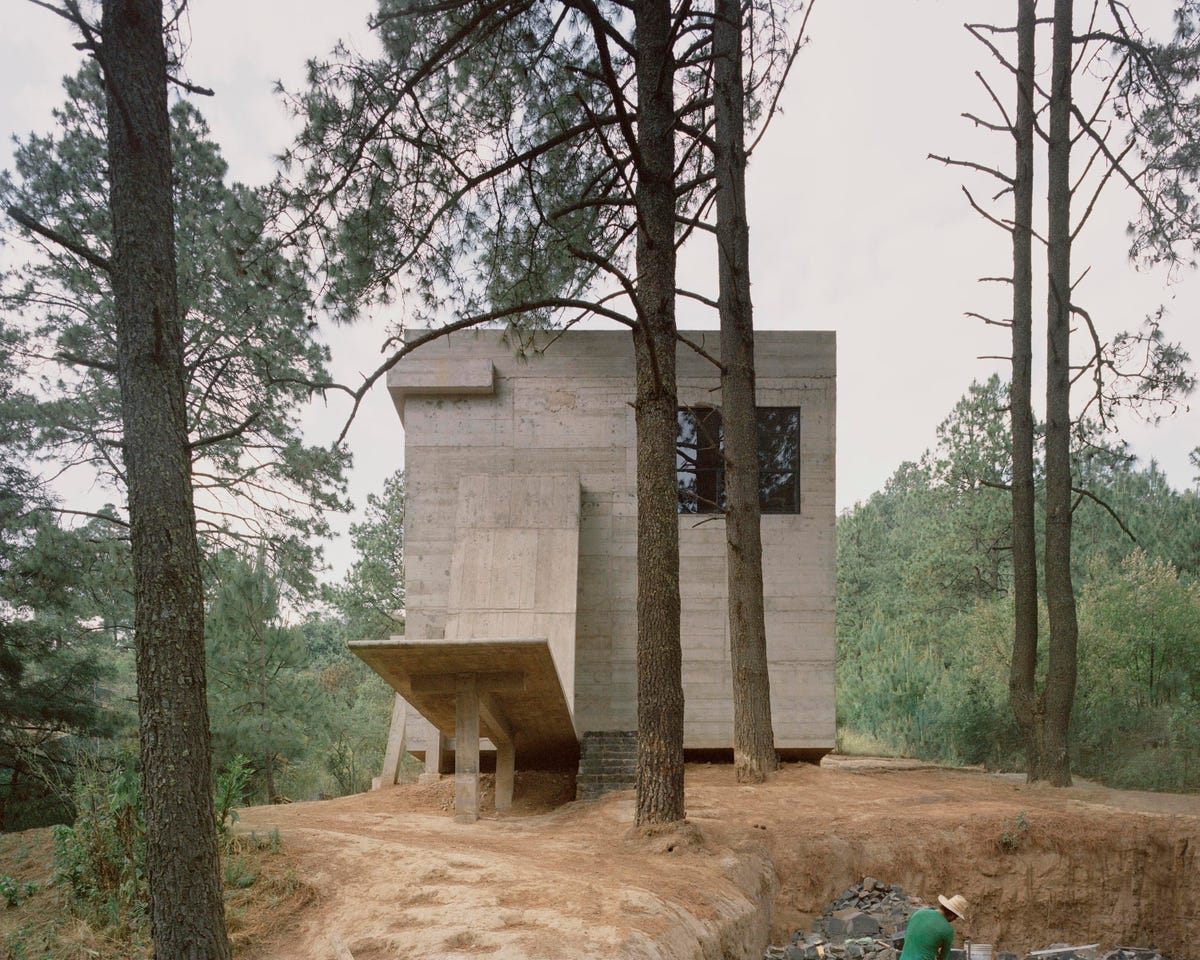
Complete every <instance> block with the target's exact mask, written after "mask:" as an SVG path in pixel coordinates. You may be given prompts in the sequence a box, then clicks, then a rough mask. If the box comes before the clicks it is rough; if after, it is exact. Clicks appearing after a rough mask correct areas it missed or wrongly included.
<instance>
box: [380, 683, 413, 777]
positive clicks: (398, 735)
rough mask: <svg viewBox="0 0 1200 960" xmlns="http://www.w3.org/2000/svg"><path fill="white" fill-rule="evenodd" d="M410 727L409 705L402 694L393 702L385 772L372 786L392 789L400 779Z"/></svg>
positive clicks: (384, 766)
mask: <svg viewBox="0 0 1200 960" xmlns="http://www.w3.org/2000/svg"><path fill="white" fill-rule="evenodd" d="M407 727H408V704H407V703H405V702H404V698H403V697H401V696H400V694H396V697H395V699H394V700H393V701H392V725H391V726H390V727H389V728H388V739H387V749H386V750H385V751H384V753H383V772H382V773H381V774H380V775H379V776H378V777H377V778H376V779H375V781H374V782H373V783H372V786H373V787H375V789H379V787H390V786H392V785H393V784H394V783H396V781H397V780H399V779H400V761H401V760H402V759H403V757H404V749H405V746H406V738H405V732H406V730H407Z"/></svg>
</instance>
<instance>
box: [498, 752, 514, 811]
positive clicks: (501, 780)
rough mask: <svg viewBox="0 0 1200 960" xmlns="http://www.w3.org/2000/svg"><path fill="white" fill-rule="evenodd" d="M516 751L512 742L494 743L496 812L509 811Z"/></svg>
mask: <svg viewBox="0 0 1200 960" xmlns="http://www.w3.org/2000/svg"><path fill="white" fill-rule="evenodd" d="M516 765H517V751H516V749H515V747H514V745H513V742H512V741H511V740H509V741H508V742H507V743H501V742H497V743H496V811H497V812H499V811H501V810H511V809H512V798H513V777H514V775H515V771H516Z"/></svg>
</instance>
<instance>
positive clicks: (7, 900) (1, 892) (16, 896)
mask: <svg viewBox="0 0 1200 960" xmlns="http://www.w3.org/2000/svg"><path fill="white" fill-rule="evenodd" d="M37 890H38V885H37V884H36V883H20V882H18V881H16V880H14V879H13V878H12V877H10V876H8V874H0V897H3V898H4V905H5V906H6V907H8V908H9V909H12V908H13V907H19V906H20V905H21V903H22V901H24V900H26V899H27V898H29V897H32V896H33V895H34V894H35V893H37Z"/></svg>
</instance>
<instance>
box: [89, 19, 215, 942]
mask: <svg viewBox="0 0 1200 960" xmlns="http://www.w3.org/2000/svg"><path fill="white" fill-rule="evenodd" d="M162 13H163V10H162V2H161V0H105V2H104V6H103V21H102V28H101V29H102V36H103V46H102V65H103V67H104V70H105V94H106V99H107V113H108V163H109V175H110V181H111V187H110V207H111V214H112V223H113V248H112V278H113V296H114V302H115V306H116V314H117V351H118V378H119V382H120V391H121V413H122V419H123V425H124V458H125V469H126V475H127V476H126V479H127V486H128V496H129V520H130V535H131V541H132V554H133V566H134V578H135V583H134V601H135V608H136V610H135V616H134V630H135V645H136V657H137V684H138V723H139V728H138V729H139V738H140V744H141V768H142V769H141V775H142V802H143V808H144V813H145V819H146V861H147V871H148V879H149V886H150V897H151V907H150V923H151V935H152V937H153V941H154V955H155V956H156V957H157V958H158V960H226V958H228V957H229V956H230V948H229V938H228V936H227V934H226V929H225V912H224V904H223V901H222V897H221V881H220V871H219V865H218V858H217V837H216V827H215V824H214V820H213V802H212V784H211V775H210V762H211V761H210V753H209V750H210V743H209V726H208V706H207V703H206V700H205V674H204V595H203V590H202V583H201V579H200V557H199V549H198V547H197V544H196V520H195V512H194V509H193V505H192V487H191V460H190V455H189V449H188V437H187V424H186V414H185V406H184V370H183V340H182V330H181V323H180V316H179V306H178V298H177V291H176V264H175V231H174V215H173V207H172V196H171V144H170V128H169V124H168V115H167V61H166V51H165V49H164V47H163V35H162V24H163V18H162Z"/></svg>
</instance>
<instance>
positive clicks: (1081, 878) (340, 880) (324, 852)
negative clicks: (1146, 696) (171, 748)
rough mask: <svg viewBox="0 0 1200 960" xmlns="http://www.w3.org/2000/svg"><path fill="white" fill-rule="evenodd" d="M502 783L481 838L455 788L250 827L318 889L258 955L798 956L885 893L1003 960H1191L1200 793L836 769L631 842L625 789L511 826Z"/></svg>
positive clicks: (698, 813)
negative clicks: (1019, 957) (935, 912)
mask: <svg viewBox="0 0 1200 960" xmlns="http://www.w3.org/2000/svg"><path fill="white" fill-rule="evenodd" d="M489 786H490V778H485V781H484V816H483V818H482V819H481V820H480V821H479V822H478V823H476V824H472V825H464V824H457V823H455V822H454V820H453V817H452V806H453V782H452V778H443V780H442V781H441V782H440V783H436V784H425V785H418V784H412V785H402V786H397V787H394V788H389V789H385V790H381V791H377V792H374V793H370V794H364V795H360V796H354V797H345V798H341V799H338V800H331V801H325V802H321V803H305V804H292V805H290V806H283V807H258V808H253V809H248V810H245V811H243V813H242V821H241V825H240V826H241V828H242V829H244V830H254V831H256V832H257V833H259V834H262V833H264V832H267V831H270V830H271V829H272V828H274V827H278V829H279V831H280V834H281V836H282V838H283V843H284V847H285V850H286V851H287V852H288V854H289V855H290V856H291V857H292V858H294V862H295V863H296V865H297V871H298V875H299V876H300V878H301V879H302V880H303V882H304V883H306V884H308V885H309V886H311V888H312V890H313V891H314V894H315V895H314V897H313V902H312V903H311V904H310V905H308V906H306V907H305V908H304V909H303V910H301V911H300V912H299V913H298V915H297V918H296V919H295V920H294V922H290V923H288V924H287V926H286V929H278V928H277V929H276V930H275V931H274V932H273V933H274V935H273V936H272V937H271V939H270V940H269V941H264V942H262V943H261V944H259V945H258V946H257V948H256V949H255V950H253V951H252V953H251V955H252V956H255V957H258V958H262V960H284V958H288V960H293V958H294V960H318V958H332V957H335V956H337V953H336V950H337V947H338V946H340V945H344V946H345V947H346V948H347V949H348V950H349V951H350V952H351V954H352V955H353V957H354V958H355V960H383V958H393V957H395V958H401V957H405V958H418V957H419V958H429V960H449V958H460V957H475V956H489V957H496V958H530V960H537V958H567V957H580V958H583V957H605V958H612V957H628V958H636V957H661V958H679V960H684V958H687V960H698V958H700V957H713V958H718V960H724V958H725V957H729V958H734V957H742V956H744V957H747V958H749V957H752V956H755V953H754V952H753V951H751V950H749V949H748V948H747V947H746V946H745V944H746V943H747V942H752V941H753V940H754V939H755V938H758V939H760V940H761V937H762V935H763V933H764V932H765V929H766V928H765V924H766V923H768V922H769V923H770V942H773V943H785V942H787V941H788V940H789V939H790V936H791V933H792V931H794V930H795V929H797V928H800V927H805V926H806V925H807V924H808V923H809V922H810V921H811V920H812V918H813V916H814V915H815V914H817V913H819V912H820V910H821V908H822V907H823V906H824V905H825V904H826V903H828V902H829V901H830V900H832V899H834V898H836V897H837V896H838V895H839V894H840V893H841V892H842V891H843V890H845V889H846V888H847V887H849V886H850V885H851V884H853V883H855V882H857V881H858V880H860V879H861V878H863V877H864V876H873V877H875V878H877V879H879V880H882V881H884V882H887V883H899V884H900V885H901V886H903V887H904V889H905V890H906V891H908V892H909V893H911V894H913V895H916V896H919V897H921V898H922V899H924V900H926V901H933V900H934V898H935V897H936V895H937V894H938V893H946V894H947V895H949V894H952V893H961V894H963V895H964V896H966V897H967V899H968V900H969V901H970V902H971V903H972V904H973V905H974V907H975V910H974V913H973V916H972V921H971V922H970V923H968V924H966V925H965V926H964V927H962V929H961V930H960V931H959V936H960V937H964V936H965V937H967V938H970V939H973V940H975V941H976V942H980V943H992V944H994V945H996V949H997V950H1011V951H1014V952H1017V953H1024V952H1025V951H1028V950H1030V949H1038V948H1042V947H1046V946H1049V945H1051V944H1054V943H1074V944H1088V943H1097V942H1098V943H1100V945H1101V947H1102V948H1107V947H1111V946H1116V945H1124V946H1154V947H1157V948H1158V949H1160V950H1162V951H1163V952H1165V953H1166V954H1168V955H1169V956H1171V957H1173V958H1176V960H1200V947H1198V946H1197V944H1198V943H1200V873H1198V867H1200V858H1198V854H1197V852H1198V851H1200V797H1194V796H1188V797H1181V796H1173V795H1163V794H1149V793H1132V792H1121V791H1113V790H1108V789H1105V788H1101V787H1097V786H1094V785H1089V784H1080V785H1078V786H1076V787H1073V788H1071V789H1067V790H1056V789H1052V788H1048V787H1043V786H1030V785H1027V784H1026V783H1024V781H1023V780H1022V779H1020V778H1017V777H1006V776H995V775H989V774H985V773H982V772H979V771H964V770H949V769H941V768H933V767H928V766H924V765H921V764H918V763H913V762H908V761H879V760H871V761H866V760H851V759H841V760H837V759H833V758H826V760H825V762H824V763H823V764H822V765H821V766H820V767H815V766H811V765H805V764H796V765H788V766H787V767H785V768H784V769H783V770H782V771H781V772H780V773H779V774H778V775H777V776H776V777H775V778H774V779H773V780H772V781H771V782H770V783H768V784H765V785H761V786H754V787H749V786H739V785H737V784H736V783H734V782H733V775H732V769H731V768H730V767H726V766H719V765H714V766H709V765H689V767H688V769H687V778H686V791H687V793H686V797H687V814H688V826H687V827H685V828H684V829H682V830H676V831H673V832H669V833H666V834H664V835H662V836H659V837H656V838H653V839H651V840H644V839H643V840H637V839H634V838H633V837H632V836H631V833H630V827H631V824H632V818H633V799H632V794H631V793H619V794H614V795H611V796H609V797H606V798H604V799H602V800H600V801H597V802H594V803H575V802H566V803H564V801H567V800H569V799H570V797H571V783H570V778H569V777H567V776H563V775H555V774H546V773H532V772H531V773H527V774H522V773H519V774H518V778H517V784H516V794H515V799H514V809H513V810H512V811H511V812H510V813H506V814H505V815H504V816H502V817H499V816H497V815H496V813H495V811H494V809H492V808H491V798H490V793H489V791H488V787H489ZM762 903H771V904H772V906H773V910H771V911H770V913H771V914H772V916H771V917H770V919H769V920H768V918H767V911H764V910H763V909H762V906H761V905H762ZM281 919H282V918H281Z"/></svg>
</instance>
